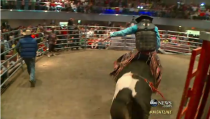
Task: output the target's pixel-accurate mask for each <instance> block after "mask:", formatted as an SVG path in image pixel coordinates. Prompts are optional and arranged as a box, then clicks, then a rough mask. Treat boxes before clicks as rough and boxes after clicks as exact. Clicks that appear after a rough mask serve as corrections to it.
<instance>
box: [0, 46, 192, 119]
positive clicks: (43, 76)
mask: <svg viewBox="0 0 210 119" xmlns="http://www.w3.org/2000/svg"><path fill="white" fill-rule="evenodd" d="M125 52H126V51H112V50H79V51H64V52H62V53H60V54H59V55H57V56H55V57H51V58H47V57H46V56H44V57H42V58H40V59H39V61H37V63H36V79H37V85H36V87H35V88H30V84H29V76H28V74H27V71H26V70H24V71H23V73H19V74H20V75H19V76H18V77H17V79H16V80H15V81H14V82H13V84H12V85H11V86H10V87H9V88H8V89H7V90H6V91H5V93H3V94H2V97H1V99H2V100H1V104H2V105H1V109H2V110H1V112H2V118H1V119H109V108H110V104H111V99H112V96H113V93H114V88H115V84H114V81H113V80H112V79H111V78H110V77H109V75H108V74H109V72H110V71H112V69H113V61H114V60H115V59H116V58H118V57H119V56H120V55H122V54H123V53H125ZM159 56H160V59H161V62H162V65H163V68H164V70H163V79H162V82H161V85H160V88H159V90H160V91H161V92H162V93H163V94H164V96H165V97H166V99H167V100H171V101H172V102H173V107H172V115H160V114H152V115H151V116H150V119H175V117H176V114H177V111H178V107H179V104H180V100H181V96H182V92H183V89H184V84H185V80H186V75H187V70H188V65H189V59H190V58H189V56H184V55H163V54H159ZM20 71H21V72H22V70H20ZM153 98H155V99H157V100H161V99H162V98H161V96H160V95H154V96H153ZM162 109H164V110H165V109H167V108H162ZM153 110H155V109H153Z"/></svg>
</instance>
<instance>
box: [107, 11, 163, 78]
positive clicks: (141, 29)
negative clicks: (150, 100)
mask: <svg viewBox="0 0 210 119" xmlns="http://www.w3.org/2000/svg"><path fill="white" fill-rule="evenodd" d="M135 20H136V24H135V25H133V26H131V27H128V28H126V29H124V30H121V31H117V32H114V33H112V34H110V36H109V37H108V38H111V37H117V36H126V35H129V34H135V42H136V49H135V50H133V51H132V52H130V53H126V54H124V55H123V56H121V57H120V58H119V59H117V61H115V63H114V68H115V71H114V72H112V73H111V75H114V73H115V72H116V70H118V69H122V68H119V67H121V66H125V65H124V64H126V62H127V61H129V60H133V59H140V60H142V59H145V60H147V61H149V62H150V67H151V68H152V67H153V69H151V71H153V72H152V74H154V73H155V72H156V71H157V70H160V68H159V69H158V66H160V62H159V59H158V57H157V55H156V51H157V50H158V49H159V47H160V35H159V32H158V27H157V26H155V25H154V24H153V23H152V20H153V18H152V17H150V16H147V15H142V16H140V17H138V18H136V19H135ZM106 39H107V38H106ZM106 39H105V40H106ZM151 63H152V64H151ZM153 64H155V65H158V66H154V65H153ZM154 75H155V77H156V78H158V77H159V78H160V76H159V75H160V74H159V72H158V74H154Z"/></svg>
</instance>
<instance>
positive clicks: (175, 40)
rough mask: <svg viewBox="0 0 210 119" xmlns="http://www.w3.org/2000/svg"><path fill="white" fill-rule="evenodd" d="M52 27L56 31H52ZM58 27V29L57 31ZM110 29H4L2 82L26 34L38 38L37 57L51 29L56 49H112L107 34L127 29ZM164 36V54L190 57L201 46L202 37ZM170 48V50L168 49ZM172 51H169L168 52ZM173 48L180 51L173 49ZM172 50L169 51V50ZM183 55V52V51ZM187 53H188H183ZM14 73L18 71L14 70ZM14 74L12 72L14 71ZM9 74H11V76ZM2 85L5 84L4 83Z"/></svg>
mask: <svg viewBox="0 0 210 119" xmlns="http://www.w3.org/2000/svg"><path fill="white" fill-rule="evenodd" d="M52 25H53V27H52ZM54 26H57V27H54ZM128 26H129V25H126V26H120V27H117V28H116V27H109V26H103V27H100V26H99V25H96V24H94V25H92V24H91V25H79V26H76V25H73V27H70V28H68V27H67V26H62V27H61V26H58V25H57V24H50V25H49V26H47V25H46V24H45V25H41V24H39V25H37V26H27V27H23V26H20V27H18V28H11V27H10V26H9V25H2V26H1V63H3V62H5V61H6V60H7V59H10V60H9V61H8V62H7V63H4V64H3V65H2V67H1V74H3V75H2V79H6V77H8V75H6V73H5V71H7V70H6V69H8V67H9V68H12V67H14V64H16V63H17V61H18V60H19V56H18V55H17V56H15V57H13V56H14V55H15V54H17V51H15V45H16V44H17V42H18V41H19V39H20V38H21V37H22V36H23V35H24V32H25V30H27V29H30V30H31V31H32V35H31V37H33V38H36V39H37V42H38V43H39V50H38V52H37V56H40V55H42V54H43V53H45V51H47V49H48V42H47V37H48V36H49V33H50V31H51V30H52V28H55V34H56V36H57V43H56V47H55V48H56V49H57V50H64V49H71V50H73V49H84V48H91V49H106V48H108V47H109V46H110V44H111V41H110V40H107V41H102V40H103V38H106V37H107V36H108V34H110V33H112V32H115V31H118V30H121V29H124V28H126V27H128ZM160 36H161V43H162V46H161V48H163V49H164V48H166V49H164V50H177V49H183V48H184V49H186V52H187V53H189V52H190V49H194V48H196V47H198V46H201V43H202V42H201V41H200V40H198V39H196V38H198V37H199V36H193V35H192V34H189V37H186V34H184V33H173V32H171V33H169V32H168V33H167V32H165V31H160ZM199 43H200V44H199ZM169 45H170V46H169ZM169 47H170V48H169ZM174 47H177V48H175V49H173V48H174ZM167 48H169V49H167ZM182 52H183V51H182ZM184 52H185V51H184ZM13 70H15V69H14V68H13ZM13 70H12V71H13ZM12 71H10V72H9V73H10V74H11V72H12ZM1 81H3V80H1Z"/></svg>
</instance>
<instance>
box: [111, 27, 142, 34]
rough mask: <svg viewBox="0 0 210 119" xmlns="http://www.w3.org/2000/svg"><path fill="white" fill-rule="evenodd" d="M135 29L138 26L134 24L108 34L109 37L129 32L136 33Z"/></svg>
mask: <svg viewBox="0 0 210 119" xmlns="http://www.w3.org/2000/svg"><path fill="white" fill-rule="evenodd" d="M137 30H138V26H137V25H134V26H131V27H128V28H126V29H124V30H121V31H117V32H114V33H113V34H110V37H116V36H126V35H129V34H134V33H136V31H137Z"/></svg>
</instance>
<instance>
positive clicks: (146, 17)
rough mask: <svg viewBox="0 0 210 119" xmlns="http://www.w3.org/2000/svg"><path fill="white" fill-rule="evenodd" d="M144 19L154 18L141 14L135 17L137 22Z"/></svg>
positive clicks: (150, 19)
mask: <svg viewBox="0 0 210 119" xmlns="http://www.w3.org/2000/svg"><path fill="white" fill-rule="evenodd" d="M143 19H148V20H149V21H150V22H152V20H153V18H152V17H150V16H148V15H141V16H139V17H138V18H136V19H135V21H136V22H137V23H139V22H141V21H142V20H143Z"/></svg>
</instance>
